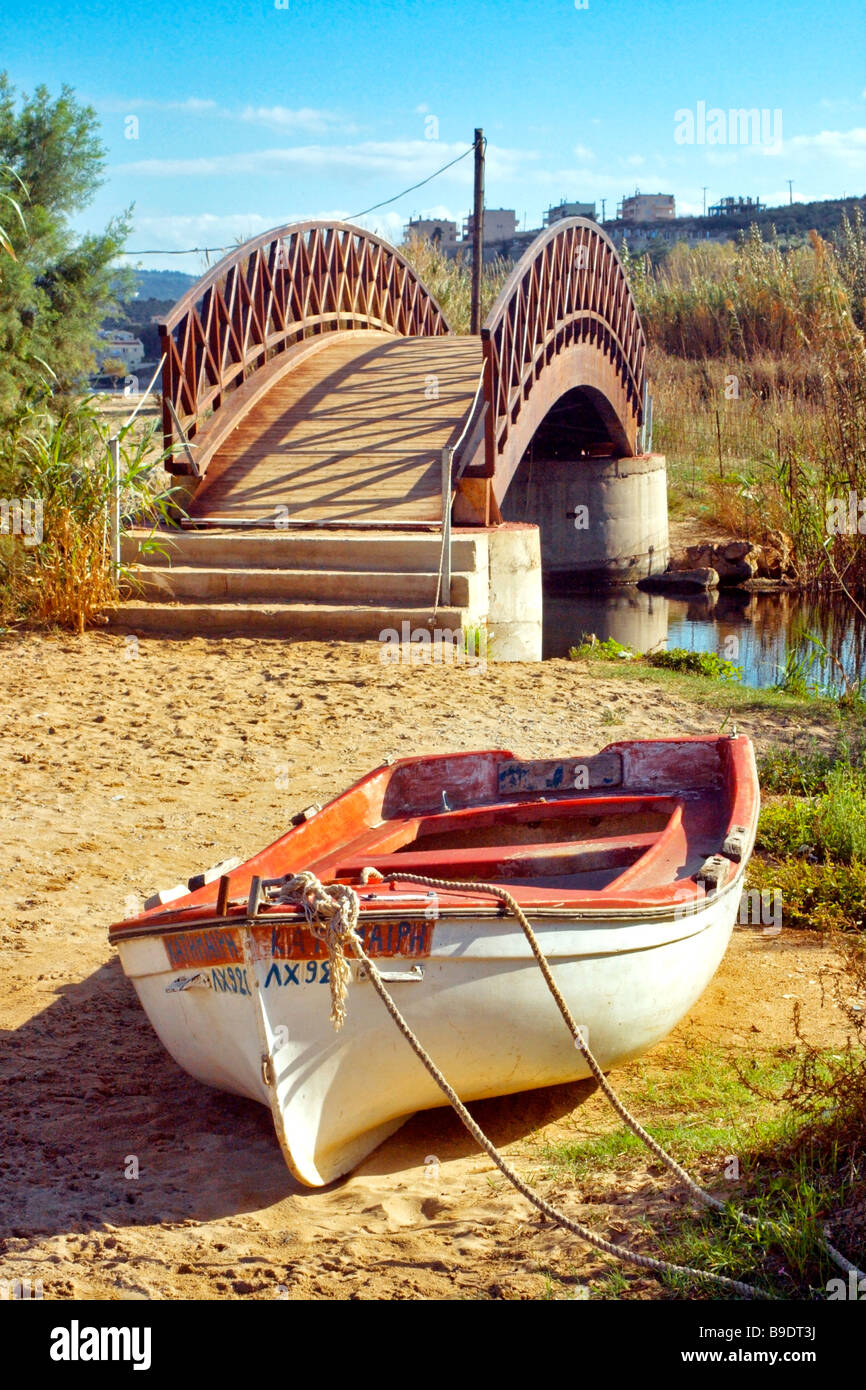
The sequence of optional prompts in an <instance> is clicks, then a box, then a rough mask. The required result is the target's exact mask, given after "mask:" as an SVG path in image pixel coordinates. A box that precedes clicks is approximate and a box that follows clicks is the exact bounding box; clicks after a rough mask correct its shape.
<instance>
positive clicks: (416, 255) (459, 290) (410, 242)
mask: <svg viewBox="0 0 866 1390" xmlns="http://www.w3.org/2000/svg"><path fill="white" fill-rule="evenodd" d="M400 250H401V252H402V253H403V255H404V256H405V257H406V259H407V261H408V262H409V264H410V265H411V266H412V267H413V269H414V270H415V271H416V272H417V273H418V275H419V276H420V277H421V279H422V280H423V281H424V284H425V285H426V286H427V288H428V290H429V291H430V293H431V294H432V296H433V298H434V299H435V300H436V302H437V303H438V304H439V306H440V308H441V309H442V312H443V314H444V315H445V318H446V319H447V320H448V323H449V324H450V326H451V329H452V331H453V332H454V333H468V332H469V325H470V318H471V307H472V266H471V264H470V263H469V262H468V261H464V260H463V258H462V256H460V255H458V256H457V257H456V258H455V259H453V260H452V259H451V258H450V257H448V256H446V255H445V253H444V252H443V251H441V250H440V249H439V247H438V246H436V245H435V244H434V243H433V242H431V241H427V240H426V239H425V238H424V237H419V236H414V235H413V236H410V237H409V238H408V239H407V240H406V241H405V242H404V244H403V245H402V246H401V248H400ZM510 270H511V265H510V263H509V262H508V261H504V260H502V259H501V257H497V258H496V260H494V261H491V262H490V263H489V264H487V265H485V267H484V271H483V274H482V277H481V318H482V322H483V320H484V318H485V317H486V316H487V314H488V313H489V311H490V309H491V307H492V305H493V301H494V300H495V299H496V296H497V295H498V293H499V291H500V290H501V288H502V286H503V285H504V284H505V281H506V280H507V278H508V275H509V272H510Z"/></svg>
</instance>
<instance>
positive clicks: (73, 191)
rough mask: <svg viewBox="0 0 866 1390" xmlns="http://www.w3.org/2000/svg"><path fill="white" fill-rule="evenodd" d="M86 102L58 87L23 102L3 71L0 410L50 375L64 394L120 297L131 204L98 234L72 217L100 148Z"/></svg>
mask: <svg viewBox="0 0 866 1390" xmlns="http://www.w3.org/2000/svg"><path fill="white" fill-rule="evenodd" d="M96 127H97V118H96V113H95V112H94V111H93V109H92V107H89V106H82V105H80V104H79V103H78V102H77V101H76V100H75V96H74V94H73V92H72V90H71V88H69V87H66V86H64V87H63V88H62V90H61V92H60V95H59V96H58V97H56V98H52V97H51V95H50V94H49V92H48V90H47V88H45V87H37V88H36V90H35V91H34V92H33V94H32V96H26V95H25V96H23V97H22V98H21V100H20V102H19V101H18V99H17V96H16V92H15V89H14V88H13V87H12V86H11V85H10V83H9V79H8V77H7V75H6V74H5V73H0V204H2V205H3V206H4V207H6V208H7V209H9V208H10V207H11V205H12V204H13V203H14V205H15V207H16V208H18V209H20V214H21V215H20V217H16V216H14V215H13V216H11V217H10V216H7V217H4V219H3V233H4V241H5V243H6V252H7V254H6V255H4V257H3V263H2V272H0V419H2V418H4V417H8V416H9V414H10V413H11V412H12V410H13V409H14V407H15V403H16V401H17V400H19V399H20V398H21V397H22V396H26V395H29V394H32V393H33V392H34V391H38V390H39V389H40V388H41V389H45V388H46V383H50V386H51V389H52V390H53V391H55V392H59V393H63V392H66V391H69V390H71V389H72V388H73V387H75V386H76V384H78V383H79V382H80V381H81V379H82V378H83V377H84V376H85V375H86V374H87V373H88V372H89V371H91V370H92V369H93V367H94V354H93V348H94V345H95V342H96V332H97V329H98V327H99V325H100V323H101V322H102V319H103V318H104V316H105V314H106V312H107V311H108V310H110V309H111V308H112V307H113V306H114V305H116V303H117V299H118V293H119V292H122V290H123V288H124V286H123V283H122V281H123V275H121V277H120V283H119V280H118V271H117V269H116V267H115V266H114V264H113V263H114V260H115V258H116V256H117V254H118V252H119V251H120V250H121V249H122V247H123V244H124V242H125V239H126V237H127V235H128V233H129V225H130V215H131V210H127V211H126V212H124V213H122V214H120V215H119V216H118V217H115V218H113V219H112V220H111V221H110V222H109V224H108V226H107V227H106V229H105V231H104V232H102V233H101V234H87V235H85V236H76V235H75V233H74V232H73V231H72V228H71V226H70V219H71V218H72V217H74V216H75V215H76V214H78V213H80V212H82V211H83V210H84V209H85V208H86V207H87V206H88V204H89V203H90V202H91V200H92V198H93V196H94V194H95V192H96V190H97V188H99V187H100V185H101V183H102V171H103V168H104V163H105V150H104V148H103V146H102V144H101V142H100V139H99V136H98V134H97V128H96Z"/></svg>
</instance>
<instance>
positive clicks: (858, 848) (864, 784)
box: [756, 763, 866, 876]
mask: <svg viewBox="0 0 866 1390" xmlns="http://www.w3.org/2000/svg"><path fill="white" fill-rule="evenodd" d="M824 784H825V787H826V790H825V791H823V792H821V793H820V794H819V795H817V796H786V797H783V798H782V799H781V800H778V801H772V802H770V803H769V804H767V805H765V806H764V808H763V811H762V813H761V819H760V823H759V826H758V837H757V841H756V848H757V849H758V850H759V851H761V852H762V853H764V854H768V855H772V856H774V857H776V858H783V857H785V856H786V855H798V856H801V855H803V854H807V855H811V856H814V857H815V858H817V859H818V860H819V861H820V862H822V863H827V862H829V861H835V862H836V863H838V864H842V865H851V864H854V863H857V862H858V861H860V862H861V863H862V861H866V769H864V768H859V767H858V768H855V767H851V766H848V765H846V764H844V763H838V764H837V765H836V766H835V767H833V768H831V769H830V770H829V771H827V773H826V774H825V776H824ZM862 871H863V874H864V876H866V863H863V864H862Z"/></svg>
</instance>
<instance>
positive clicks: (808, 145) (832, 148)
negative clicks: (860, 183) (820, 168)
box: [786, 126, 866, 169]
mask: <svg viewBox="0 0 866 1390" xmlns="http://www.w3.org/2000/svg"><path fill="white" fill-rule="evenodd" d="M786 144H787V150H788V151H790V152H792V153H794V154H799V153H803V154H814V155H819V156H820V157H821V159H822V160H825V161H826V160H835V161H837V162H838V163H839V164H844V165H845V167H846V168H848V169H866V127H864V126H859V127H855V128H854V129H853V130H822V131H820V132H819V134H817V135H795V136H794V137H793V139H791V140H788V141H787V142H786Z"/></svg>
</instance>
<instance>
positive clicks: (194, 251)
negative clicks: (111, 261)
mask: <svg viewBox="0 0 866 1390" xmlns="http://www.w3.org/2000/svg"><path fill="white" fill-rule="evenodd" d="M232 250H234V247H232V246H190V247H189V249H188V250H186V251H167V250H165V249H163V248H161V247H157V248H156V250H150V251H118V253H117V254H118V256H209V255H212V254H215V253H216V252H217V251H232Z"/></svg>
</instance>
